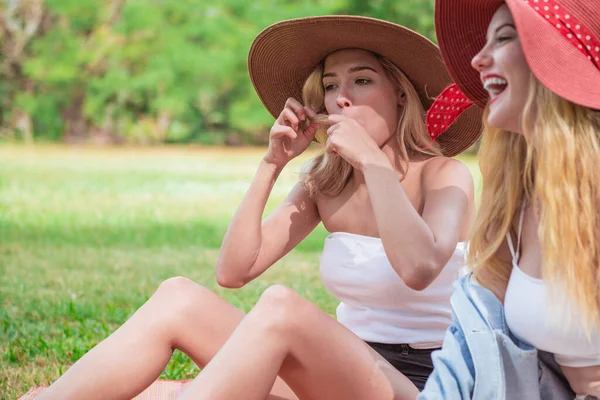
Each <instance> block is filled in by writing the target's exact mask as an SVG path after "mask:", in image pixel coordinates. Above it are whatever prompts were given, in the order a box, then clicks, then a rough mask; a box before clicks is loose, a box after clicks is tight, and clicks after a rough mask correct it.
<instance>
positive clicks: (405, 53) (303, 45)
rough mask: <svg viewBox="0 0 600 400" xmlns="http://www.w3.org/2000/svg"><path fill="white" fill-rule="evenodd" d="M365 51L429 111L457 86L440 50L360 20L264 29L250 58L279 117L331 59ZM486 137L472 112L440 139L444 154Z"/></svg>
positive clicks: (314, 20)
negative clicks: (385, 63) (392, 70)
mask: <svg viewBox="0 0 600 400" xmlns="http://www.w3.org/2000/svg"><path fill="white" fill-rule="evenodd" d="M347 48H357V49H364V50H368V51H371V52H374V53H377V54H379V55H381V56H384V57H385V58H387V59H388V60H390V61H391V62H393V63H394V64H395V65H396V66H398V68H400V69H401V70H402V71H403V72H404V73H405V74H406V76H407V77H408V78H409V79H410V81H411V82H412V84H413V85H414V87H415V89H416V90H417V92H418V94H419V97H420V99H421V102H422V103H423V107H424V109H425V110H427V109H428V108H429V107H430V106H431V104H432V103H433V100H434V99H435V97H436V96H437V95H438V94H439V93H441V92H442V90H444V88H445V87H447V86H448V85H449V84H450V83H451V78H450V75H449V74H448V71H447V70H446V67H445V66H444V63H443V60H442V57H441V55H440V52H439V49H438V47H437V46H436V45H435V44H434V43H433V42H431V41H430V40H429V39H427V38H426V37H424V36H422V35H420V34H418V33H416V32H414V31H412V30H410V29H408V28H405V27H402V26H400V25H397V24H394V23H391V22H387V21H382V20H378V19H373V18H368V17H358V16H322V17H308V18H298V19H293V20H287V21H283V22H279V23H276V24H274V25H271V26H269V27H267V28H266V29H265V30H263V31H262V32H261V33H260V34H259V35H258V36H257V38H256V39H255V40H254V42H253V44H252V47H251V48H250V53H249V56H248V71H249V74H250V79H251V81H252V84H253V85H254V88H255V89H256V92H257V94H258V96H259V98H260V99H261V101H262V102H263V104H264V106H265V107H266V108H267V110H268V111H269V113H271V115H272V116H273V117H274V118H277V116H278V115H279V113H280V112H281V110H282V109H283V107H284V105H285V102H286V100H287V99H288V98H289V97H293V98H295V99H299V100H301V99H302V87H303V85H304V82H305V81H306V78H307V77H308V75H309V74H310V73H311V72H312V71H313V70H314V68H315V67H316V66H317V65H318V64H319V62H321V61H322V60H323V59H324V58H325V57H326V56H327V55H329V54H331V53H333V52H335V51H337V50H341V49H347ZM480 133H481V114H480V112H479V111H478V110H476V109H475V110H468V111H467V112H465V113H464V114H463V115H461V116H460V117H459V119H458V120H457V121H456V122H455V123H454V124H453V125H452V126H451V127H450V128H449V129H448V130H447V131H446V132H445V133H444V134H442V135H441V136H440V137H439V138H438V139H437V142H438V143H439V144H440V147H441V148H442V151H443V153H444V155H446V156H454V155H456V154H459V153H461V152H462V151H464V150H465V149H467V148H468V147H470V146H471V145H472V144H473V143H474V142H475V140H476V139H477V138H478V137H479V135H480Z"/></svg>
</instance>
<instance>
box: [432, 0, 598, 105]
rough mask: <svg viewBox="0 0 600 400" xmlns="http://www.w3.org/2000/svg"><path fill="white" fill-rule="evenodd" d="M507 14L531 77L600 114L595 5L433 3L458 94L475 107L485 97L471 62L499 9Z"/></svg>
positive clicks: (490, 0)
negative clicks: (509, 16) (503, 7)
mask: <svg viewBox="0 0 600 400" xmlns="http://www.w3.org/2000/svg"><path fill="white" fill-rule="evenodd" d="M504 3H506V4H507V6H508V7H509V8H510V11H511V13H512V16H513V19H514V21H515V26H516V29H517V32H518V35H519V40H520V42H521V46H522V48H523V53H524V54H525V58H526V59H527V64H529V67H530V68H531V71H532V72H533V74H534V75H535V77H536V78H537V79H538V80H539V81H540V82H541V83H542V84H543V85H544V86H546V87H547V88H548V89H550V90H551V91H552V92H554V93H556V94H557V95H559V96H560V97H563V98H565V99H567V100H569V101H571V102H573V103H576V104H579V105H582V106H585V107H590V108H594V109H600V2H599V0H436V7H435V22H436V32H437V37H438V41H439V44H440V48H441V50H442V55H443V56H444V60H445V62H446V65H447V67H448V70H449V71H450V74H451V75H452V77H453V78H454V79H455V81H456V83H457V85H458V86H459V88H460V89H461V90H462V91H463V93H464V94H465V95H466V96H467V97H469V98H470V99H471V100H472V101H473V102H474V103H475V104H477V105H478V106H479V107H484V106H485V104H486V103H487V101H488V98H489V95H488V93H487V92H486V91H485V90H484V89H483V85H482V83H481V79H480V76H479V72H477V71H475V70H474V69H473V68H472V67H471V60H472V59H473V57H474V56H475V55H476V54H477V53H478V52H479V51H480V50H481V49H482V48H483V46H484V45H485V43H486V34H487V29H488V25H489V23H490V21H491V19H492V17H493V15H494V13H495V12H496V11H497V10H498V8H499V7H500V6H501V5H502V4H504Z"/></svg>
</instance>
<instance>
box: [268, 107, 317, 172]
mask: <svg viewBox="0 0 600 400" xmlns="http://www.w3.org/2000/svg"><path fill="white" fill-rule="evenodd" d="M315 116H316V113H315V112H314V111H313V110H312V109H311V108H310V107H305V106H303V105H302V104H300V103H299V102H298V101H297V100H296V99H293V98H291V97H290V98H288V99H287V101H286V102H285V107H284V108H283V111H281V114H279V117H278V118H277V120H275V123H274V124H273V127H272V128H271V132H270V134H269V149H268V150H267V154H266V155H265V157H264V160H265V161H266V162H268V163H271V164H274V165H276V166H277V167H279V168H282V167H284V166H285V165H286V164H287V163H288V162H289V161H290V160H292V159H293V158H295V157H297V156H298V155H300V154H302V153H303V152H304V150H306V149H307V148H308V145H310V142H312V140H313V139H314V137H315V133H316V132H317V129H318V128H319V125H318V124H316V123H311V124H310V125H309V126H308V127H307V128H306V129H302V128H301V127H300V126H301V125H303V124H301V122H302V121H305V120H306V119H307V118H312V117H315Z"/></svg>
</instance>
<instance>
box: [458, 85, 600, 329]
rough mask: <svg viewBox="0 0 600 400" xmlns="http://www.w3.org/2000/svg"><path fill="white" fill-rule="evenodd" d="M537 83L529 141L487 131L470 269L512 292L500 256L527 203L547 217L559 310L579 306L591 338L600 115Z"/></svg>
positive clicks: (598, 305)
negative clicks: (505, 239)
mask: <svg viewBox="0 0 600 400" xmlns="http://www.w3.org/2000/svg"><path fill="white" fill-rule="evenodd" d="M531 81H532V83H531V87H530V90H529V96H528V100H527V104H526V107H525V109H524V112H523V121H522V126H523V134H522V135H520V134H517V133H510V132H506V131H502V130H499V129H495V128H492V127H489V126H487V124H486V127H485V133H484V136H483V140H482V143H481V147H480V151H479V160H480V161H479V165H480V168H481V174H482V193H481V201H480V208H479V211H478V214H477V217H476V220H475V225H474V227H473V232H472V238H471V244H470V250H469V256H468V258H469V264H470V265H471V266H472V267H473V269H474V274H475V276H476V278H477V279H478V281H479V282H480V283H481V284H482V285H484V286H486V287H489V288H492V287H495V288H498V287H501V288H503V292H504V290H505V289H506V286H507V284H508V280H509V277H510V273H511V264H509V263H505V262H502V261H501V260H499V259H498V257H497V251H498V248H499V247H500V246H501V244H502V242H503V240H504V238H505V236H506V233H507V232H508V231H509V229H510V228H511V225H512V222H513V219H514V216H515V215H516V213H517V212H518V211H519V207H520V204H521V201H522V199H523V196H525V198H526V199H527V201H528V202H530V203H532V204H533V205H534V207H535V210H536V214H537V215H539V227H538V237H539V242H540V247H541V251H542V272H543V277H544V281H546V282H547V283H548V286H549V288H550V292H549V294H550V295H549V296H548V298H549V299H550V302H551V303H552V304H551V305H552V307H551V308H554V309H556V308H561V307H563V306H564V304H565V303H569V304H571V305H573V306H574V309H575V310H576V311H577V313H576V315H577V316H578V318H581V321H582V322H583V324H584V328H585V330H586V333H587V334H588V335H589V334H590V332H591V331H592V330H593V329H596V328H600V301H599V300H600V299H599V297H600V296H599V294H600V212H599V210H600V168H598V164H599V163H600V157H599V154H600V111H598V110H592V109H590V108H586V107H582V106H579V105H577V104H574V103H571V102H569V101H567V100H565V99H563V98H561V97H559V96H557V95H556V94H554V93H552V92H551V91H550V90H549V89H547V88H546V87H544V86H543V85H542V84H541V83H539V81H537V80H536V79H535V78H534V77H532V79H531ZM487 114H488V110H486V113H485V116H484V124H485V121H486V120H487ZM538 206H539V208H538ZM565 300H567V301H566V302H564V301H565ZM561 301H563V304H562V305H561V304H559V302H561ZM563 322H566V321H563ZM566 323H568V322H566Z"/></svg>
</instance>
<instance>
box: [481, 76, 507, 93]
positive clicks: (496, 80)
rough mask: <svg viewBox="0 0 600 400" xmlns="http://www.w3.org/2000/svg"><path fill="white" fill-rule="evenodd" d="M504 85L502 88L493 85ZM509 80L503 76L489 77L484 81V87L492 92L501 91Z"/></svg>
mask: <svg viewBox="0 0 600 400" xmlns="http://www.w3.org/2000/svg"><path fill="white" fill-rule="evenodd" d="M493 85H495V86H502V88H500V89H499V88H492V86H493ZM506 85H508V82H507V81H506V80H504V79H501V78H488V79H486V80H485V82H483V88H484V89H485V90H487V91H488V92H490V93H500V92H502V91H503V90H504V89H505V86H506Z"/></svg>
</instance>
